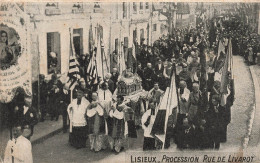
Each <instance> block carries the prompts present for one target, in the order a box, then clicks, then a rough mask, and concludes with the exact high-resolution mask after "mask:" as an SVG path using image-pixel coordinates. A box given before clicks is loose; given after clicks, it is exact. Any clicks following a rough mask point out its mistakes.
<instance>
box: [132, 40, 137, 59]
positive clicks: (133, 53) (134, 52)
mask: <svg viewBox="0 0 260 163" xmlns="http://www.w3.org/2000/svg"><path fill="white" fill-rule="evenodd" d="M132 56H133V57H134V59H135V60H136V50H135V44H134V43H133V46H132Z"/></svg>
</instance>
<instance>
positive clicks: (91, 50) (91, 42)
mask: <svg viewBox="0 0 260 163" xmlns="http://www.w3.org/2000/svg"><path fill="white" fill-rule="evenodd" d="M94 44H95V43H94V38H93V31H92V24H91V25H90V27H89V47H88V48H89V54H91V55H92V53H93V50H94Z"/></svg>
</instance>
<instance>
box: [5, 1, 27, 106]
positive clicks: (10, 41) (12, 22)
mask: <svg viewBox="0 0 260 163" xmlns="http://www.w3.org/2000/svg"><path fill="white" fill-rule="evenodd" d="M0 17H1V19H0V102H1V103H8V102H11V101H12V99H13V98H14V96H15V93H16V89H17V88H19V87H21V88H23V89H24V90H25V92H26V94H28V95H31V74H30V65H31V63H30V55H29V53H30V52H29V50H28V49H29V48H28V40H27V39H28V38H29V37H28V35H27V28H26V22H27V21H26V15H25V13H24V11H23V10H22V8H20V7H19V6H18V5H17V4H15V3H3V4H1V8H0Z"/></svg>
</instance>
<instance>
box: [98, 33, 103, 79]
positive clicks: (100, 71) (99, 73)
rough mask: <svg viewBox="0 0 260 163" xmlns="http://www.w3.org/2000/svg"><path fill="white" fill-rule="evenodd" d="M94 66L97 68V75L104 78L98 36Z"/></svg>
mask: <svg viewBox="0 0 260 163" xmlns="http://www.w3.org/2000/svg"><path fill="white" fill-rule="evenodd" d="M96 68H97V75H98V76H99V77H102V78H103V79H104V66H103V56H102V53H101V45H100V37H97V51H96Z"/></svg>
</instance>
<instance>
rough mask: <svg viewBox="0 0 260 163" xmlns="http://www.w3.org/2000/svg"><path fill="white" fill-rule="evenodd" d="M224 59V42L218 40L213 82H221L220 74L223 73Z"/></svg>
mask: <svg viewBox="0 0 260 163" xmlns="http://www.w3.org/2000/svg"><path fill="white" fill-rule="evenodd" d="M225 58H226V54H225V46H224V42H223V41H222V40H219V45H218V54H217V56H216V57H215V60H214V71H215V77H214V80H215V81H221V74H222V71H223V67H224V63H225Z"/></svg>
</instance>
